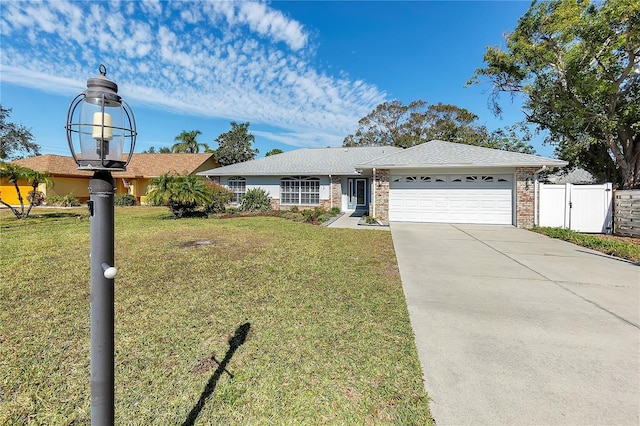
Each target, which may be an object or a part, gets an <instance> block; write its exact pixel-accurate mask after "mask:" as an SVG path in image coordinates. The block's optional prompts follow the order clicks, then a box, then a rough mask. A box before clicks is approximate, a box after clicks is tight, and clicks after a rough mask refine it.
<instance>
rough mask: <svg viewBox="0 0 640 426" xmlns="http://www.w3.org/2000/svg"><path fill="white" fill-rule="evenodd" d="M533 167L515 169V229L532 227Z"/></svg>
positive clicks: (533, 212)
mask: <svg viewBox="0 0 640 426" xmlns="http://www.w3.org/2000/svg"><path fill="white" fill-rule="evenodd" d="M536 170H537V169H536V168H535V167H517V168H516V227H518V228H525V229H529V228H532V227H533V225H534V217H535V211H534V208H535V207H534V204H535V202H534V200H535V180H534V179H535V177H534V175H533V174H534V172H535V171H536Z"/></svg>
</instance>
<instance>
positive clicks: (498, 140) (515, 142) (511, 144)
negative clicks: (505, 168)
mask: <svg viewBox="0 0 640 426" xmlns="http://www.w3.org/2000/svg"><path fill="white" fill-rule="evenodd" d="M531 137H532V135H531V131H530V130H529V128H528V127H527V126H526V125H524V124H523V123H517V124H513V125H511V126H507V127H505V128H502V129H497V130H494V131H493V132H491V134H490V135H489V136H488V137H487V140H486V141H485V142H484V143H483V144H482V146H486V147H487V148H495V149H501V150H503V151H512V152H521V153H523V154H535V153H536V150H535V149H534V148H533V146H531V144H529V142H530V141H531Z"/></svg>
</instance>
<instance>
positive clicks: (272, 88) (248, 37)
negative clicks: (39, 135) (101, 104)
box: [0, 0, 385, 146]
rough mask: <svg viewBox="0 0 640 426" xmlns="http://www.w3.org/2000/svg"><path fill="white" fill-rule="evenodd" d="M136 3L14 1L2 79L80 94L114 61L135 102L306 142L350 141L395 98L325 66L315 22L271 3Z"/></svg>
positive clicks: (6, 6)
mask: <svg viewBox="0 0 640 426" xmlns="http://www.w3.org/2000/svg"><path fill="white" fill-rule="evenodd" d="M132 3H133V2H122V3H120V4H117V3H106V2H91V3H89V2H67V1H62V0H61V1H56V2H43V3H28V5H29V6H28V7H20V5H24V4H23V3H20V4H18V5H16V3H13V2H9V3H7V2H4V3H3V6H2V9H3V13H2V18H0V19H1V20H2V21H1V23H0V31H1V33H0V36H2V39H3V48H2V49H1V50H0V65H1V66H2V79H3V80H5V81H7V82H10V83H14V84H19V85H24V86H29V87H35V88H37V89H41V90H47V91H51V92H56V93H64V94H73V93H78V92H79V91H81V90H83V89H84V85H85V82H86V79H87V78H89V77H92V76H93V75H94V74H95V72H94V71H95V70H97V68H98V65H99V64H100V63H104V64H106V65H107V68H108V77H109V78H111V79H113V80H114V81H115V82H117V83H118V84H119V86H120V93H121V94H122V95H123V97H125V98H126V99H128V101H129V103H130V104H133V103H135V102H138V103H144V104H148V105H153V106H156V107H160V108H163V109H170V110H177V111H181V112H183V113H188V114H197V115H201V116H207V117H215V118H225V119H231V120H238V121H250V122H251V123H256V124H259V123H263V124H265V125H269V126H271V127H274V128H280V129H283V133H281V134H273V133H272V134H265V137H268V138H269V139H272V140H275V141H280V142H283V143H288V144H291V145H296V146H300V145H301V144H302V145H303V146H327V145H335V144H340V143H341V142H342V139H343V138H344V136H346V135H347V134H348V133H350V132H352V131H353V130H354V129H355V127H357V122H358V120H359V119H360V118H361V117H363V116H364V115H366V114H368V113H369V112H370V111H371V110H372V109H373V108H374V107H375V106H376V105H378V104H379V103H380V102H382V101H384V100H385V93H384V92H381V91H380V90H379V89H378V88H376V87H375V86H373V85H370V84H367V83H366V82H363V81H360V80H352V79H350V78H349V77H348V76H345V75H338V76H335V75H329V74H327V73H326V72H323V71H321V70H318V69H315V68H314V66H313V62H312V60H313V52H311V51H310V50H309V47H308V45H309V43H308V41H309V36H308V34H307V33H306V32H305V30H304V27H303V25H302V24H300V23H299V22H297V21H295V20H292V19H290V18H288V17H286V16H285V15H284V14H283V13H281V12H280V11H277V10H274V9H273V8H272V7H271V6H269V5H267V4H264V3H245V2H240V3H236V2H219V1H215V2H157V1H154V2H151V1H148V2H141V3H140V2H135V3H133V4H135V6H136V7H135V13H134V14H131V13H130V12H131V9H132V6H131V5H132ZM62 76H64V77H62Z"/></svg>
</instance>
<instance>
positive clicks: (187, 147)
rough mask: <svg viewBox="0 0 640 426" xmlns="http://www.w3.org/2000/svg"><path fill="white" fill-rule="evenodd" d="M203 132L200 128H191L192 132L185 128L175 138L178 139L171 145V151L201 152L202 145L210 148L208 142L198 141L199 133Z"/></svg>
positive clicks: (206, 148)
mask: <svg viewBox="0 0 640 426" xmlns="http://www.w3.org/2000/svg"><path fill="white" fill-rule="evenodd" d="M201 134H202V132H201V131H200V130H191V131H190V132H187V131H186V130H183V131H182V132H181V133H180V134H179V135H178V136H176V137H175V139H174V140H175V141H176V143H174V144H173V145H172V146H171V152H174V153H187V154H197V153H199V152H200V147H203V148H204V149H205V150H208V149H209V146H208V145H207V144H206V143H198V141H197V140H196V138H197V137H198V135H201Z"/></svg>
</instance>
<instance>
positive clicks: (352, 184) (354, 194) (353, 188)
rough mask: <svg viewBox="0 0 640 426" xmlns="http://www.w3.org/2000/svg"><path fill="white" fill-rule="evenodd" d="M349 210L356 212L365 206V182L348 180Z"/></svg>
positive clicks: (362, 180)
mask: <svg viewBox="0 0 640 426" xmlns="http://www.w3.org/2000/svg"><path fill="white" fill-rule="evenodd" d="M348 191H349V194H348V195H349V202H348V205H347V208H348V209H349V210H357V209H358V208H364V207H366V206H367V180H366V179H349V189H348Z"/></svg>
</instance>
